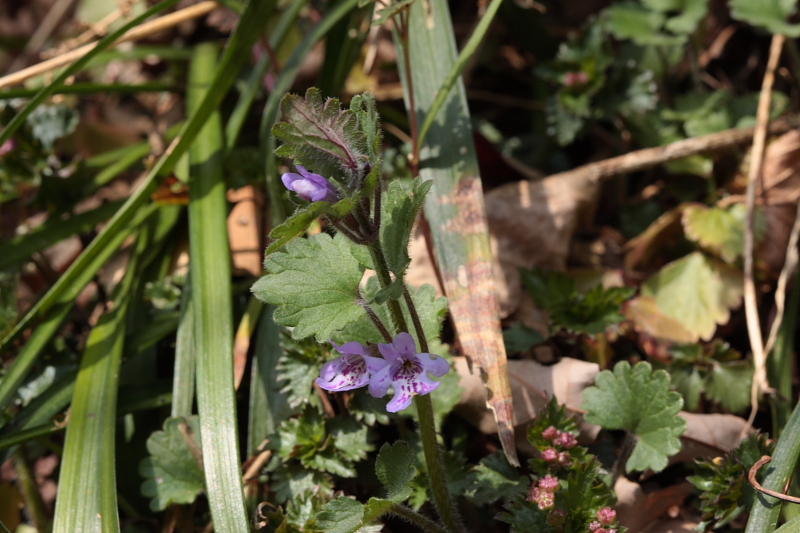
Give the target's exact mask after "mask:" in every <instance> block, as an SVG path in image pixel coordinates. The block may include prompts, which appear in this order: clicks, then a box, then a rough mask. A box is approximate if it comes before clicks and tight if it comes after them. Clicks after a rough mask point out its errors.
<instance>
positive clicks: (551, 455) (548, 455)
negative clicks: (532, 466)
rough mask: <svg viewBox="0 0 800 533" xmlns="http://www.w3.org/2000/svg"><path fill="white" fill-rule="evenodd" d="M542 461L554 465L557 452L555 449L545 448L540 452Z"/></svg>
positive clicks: (556, 459)
mask: <svg viewBox="0 0 800 533" xmlns="http://www.w3.org/2000/svg"><path fill="white" fill-rule="evenodd" d="M542 459H544V460H545V461H547V462H548V463H555V462H556V461H558V452H557V451H556V449H555V448H547V449H545V450H544V451H543V452H542Z"/></svg>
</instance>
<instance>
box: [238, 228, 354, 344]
mask: <svg viewBox="0 0 800 533" xmlns="http://www.w3.org/2000/svg"><path fill="white" fill-rule="evenodd" d="M264 268H265V269H266V270H267V272H268V274H267V275H266V276H264V277H262V278H261V279H260V280H258V281H257V282H256V283H255V284H254V285H253V289H252V290H253V293H254V294H255V295H256V296H257V297H258V298H259V299H260V300H262V301H264V302H267V303H271V304H273V305H275V306H276V309H275V314H274V316H273V318H274V320H275V322H277V323H278V324H282V325H284V326H290V327H294V329H293V330H292V337H294V338H295V339H302V338H305V337H309V336H311V335H316V338H317V341H318V342H325V341H327V340H328V339H329V338H330V336H331V334H332V333H333V332H334V331H336V330H339V329H342V328H343V327H345V326H347V325H348V324H350V323H351V322H355V321H356V320H358V319H359V318H361V317H362V316H364V315H365V312H364V309H363V308H361V307H360V306H358V305H357V304H356V301H357V300H358V299H359V295H358V283H359V281H361V276H362V274H363V272H364V267H363V266H362V265H361V264H360V263H359V262H358V260H357V259H356V258H355V257H353V255H352V254H351V253H350V246H349V244H348V243H347V240H346V239H345V237H344V236H342V235H337V236H336V237H335V238H331V237H330V236H329V235H326V234H324V233H320V234H317V235H314V236H312V237H310V238H308V239H295V240H294V241H292V242H290V243H289V244H288V245H287V246H286V249H285V250H283V251H279V252H275V253H273V254H271V255H269V256H267V258H266V260H265V261H264Z"/></svg>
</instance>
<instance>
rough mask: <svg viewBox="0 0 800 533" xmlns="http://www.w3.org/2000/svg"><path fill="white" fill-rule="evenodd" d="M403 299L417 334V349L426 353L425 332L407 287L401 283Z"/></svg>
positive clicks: (426, 340)
mask: <svg viewBox="0 0 800 533" xmlns="http://www.w3.org/2000/svg"><path fill="white" fill-rule="evenodd" d="M403 299H405V301H406V305H407V306H408V314H409V315H411V322H413V323H414V331H416V332H417V337H418V338H419V349H420V350H422V351H423V352H425V353H428V339H427V338H426V337H425V330H424V329H422V321H421V320H420V319H419V313H417V306H416V305H414V300H413V298H411V293H410V292H408V287H407V286H406V284H405V283H403Z"/></svg>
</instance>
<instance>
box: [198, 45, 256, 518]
mask: <svg viewBox="0 0 800 533" xmlns="http://www.w3.org/2000/svg"><path fill="white" fill-rule="evenodd" d="M215 62H216V47H214V46H213V45H211V44H201V45H199V46H197V48H196V50H195V56H194V59H193V60H192V66H191V70H190V79H189V82H190V85H189V105H190V106H192V107H193V106H195V105H197V102H198V101H199V100H200V99H201V98H202V96H203V95H204V93H205V91H206V90H207V87H208V83H209V82H210V80H211V77H212V75H213V72H214V63H215ZM224 151H225V147H224V142H223V133H222V124H221V120H220V117H219V114H218V113H214V114H213V115H212V116H211V119H210V120H209V121H208V122H207V123H206V125H205V127H204V128H203V130H202V131H201V132H200V134H199V135H198V136H197V139H196V141H195V143H194V144H193V145H192V146H191V148H190V149H189V162H190V179H189V245H190V256H191V264H192V266H191V276H192V300H194V308H195V327H194V345H195V350H196V357H197V409H198V412H199V414H200V428H201V429H200V436H201V441H202V449H203V463H204V466H205V476H206V487H207V489H208V502H209V507H210V508H211V516H212V518H213V520H214V528H215V529H216V530H217V531H225V532H231V533H235V532H241V533H246V532H247V531H249V527H248V525H247V519H246V515H245V507H244V497H243V494H242V475H241V463H240V460H239V446H238V441H237V429H236V415H235V413H236V395H235V390H234V388H233V308H232V301H231V284H230V279H231V270H230V257H229V254H228V250H229V248H228V230H227V222H226V221H227V210H228V208H227V203H226V200H225V189H226V188H225V181H224V179H223V175H222V173H223V167H222V162H223V154H224Z"/></svg>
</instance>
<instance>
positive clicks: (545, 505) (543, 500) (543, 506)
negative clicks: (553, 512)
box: [536, 492, 556, 511]
mask: <svg viewBox="0 0 800 533" xmlns="http://www.w3.org/2000/svg"><path fill="white" fill-rule="evenodd" d="M536 503H537V504H538V505H539V510H540V511H545V510H547V509H552V508H553V506H555V504H556V498H555V496H553V495H552V494H551V493H549V492H542V493H541V495H540V496H539V499H538V500H536Z"/></svg>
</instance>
